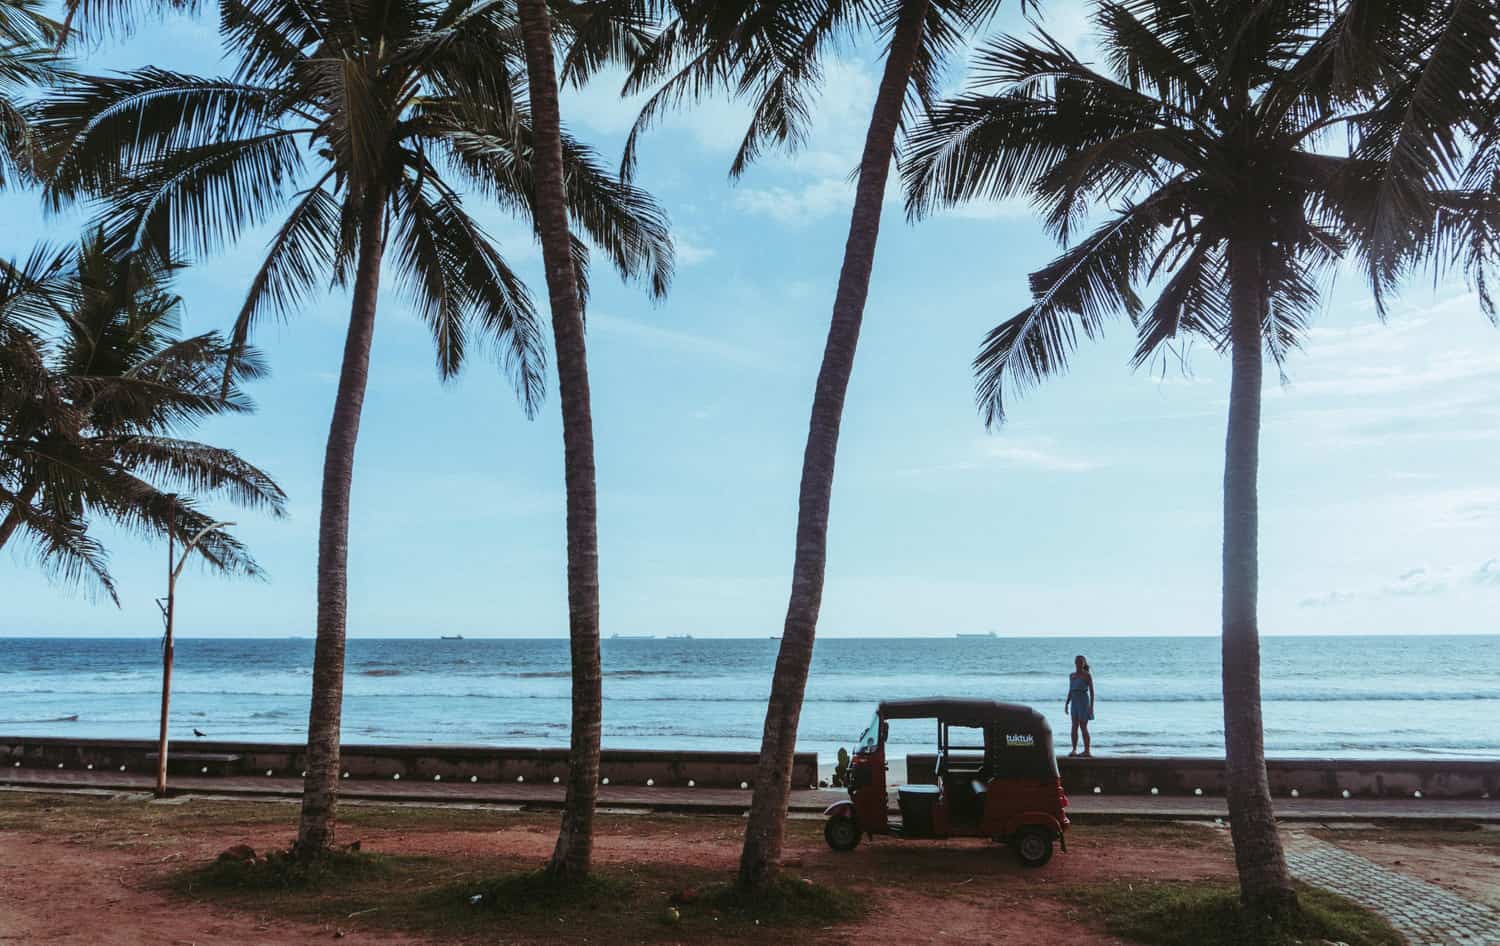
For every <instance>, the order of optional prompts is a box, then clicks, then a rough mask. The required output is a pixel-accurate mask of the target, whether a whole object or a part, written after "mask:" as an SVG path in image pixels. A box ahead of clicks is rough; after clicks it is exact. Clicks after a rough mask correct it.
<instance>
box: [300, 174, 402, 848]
mask: <svg viewBox="0 0 1500 946" xmlns="http://www.w3.org/2000/svg"><path fill="white" fill-rule="evenodd" d="M364 199H365V206H364V208H363V209H362V211H361V213H362V218H361V220H360V236H359V262H358V264H357V269H356V270H355V275H354V301H353V303H352V305H351V306H350V309H349V333H348V335H347V336H346V337H345V339H344V362H343V365H342V366H341V367H340V369H339V387H338V394H337V396H336V397H335V400H334V402H333V419H332V421H330V423H329V425H328V446H327V448H326V450H325V452H324V454H323V506H322V510H321V513H320V516H319V520H318V638H317V643H316V645H315V648H314V651H313V677H312V706H311V707H310V709H309V711H308V717H307V776H306V778H305V779H304V780H303V785H302V818H301V822H300V824H299V825H298V828H297V845H296V851H297V853H298V855H299V856H301V857H308V858H311V857H317V856H318V855H320V854H322V853H324V852H326V851H327V850H328V849H329V847H331V846H332V845H333V832H334V819H335V816H336V814H337V808H338V794H339V727H340V723H341V721H342V718H343V708H344V640H345V618H346V616H347V613H348V604H349V488H350V484H351V482H352V481H353V478H354V446H355V442H356V440H358V438H359V416H360V412H361V410H362V409H363V408H364V403H365V387H366V384H367V382H368V381H369V377H370V345H371V343H372V341H373V340H374V337H375V304H376V301H377V299H378V298H379V294H380V260H381V256H382V255H383V253H384V250H385V227H384V217H385V194H384V191H383V190H382V189H381V188H379V187H374V188H371V189H370V190H369V191H367V192H366V194H365V198H364Z"/></svg>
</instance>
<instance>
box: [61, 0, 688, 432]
mask: <svg viewBox="0 0 1500 946" xmlns="http://www.w3.org/2000/svg"><path fill="white" fill-rule="evenodd" d="M220 10H221V33H222V35H223V37H224V40H225V43H226V46H227V48H228V49H229V50H230V51H231V52H232V53H233V54H235V55H237V56H238V57H239V63H238V68H237V69H236V70H235V72H234V73H233V74H232V75H230V76H228V77H224V78H203V77H197V76H190V75H184V74H181V73H176V72H171V71H167V70H163V69H156V68H145V69H140V70H136V71H134V72H130V73H125V74H122V75H114V76H99V77H89V78H85V79H82V80H80V81H78V82H76V83H73V84H71V85H69V86H66V87H64V88H63V89H61V90H60V91H59V92H58V94H56V95H54V96H52V97H51V98H50V99H49V100H48V101H46V102H45V103H44V104H43V106H42V108H41V109H40V110H39V119H38V127H39V128H40V129H41V131H42V132H43V134H44V136H45V139H46V141H47V144H48V147H49V155H48V160H49V175H48V179H47V188H46V195H47V198H48V199H49V201H50V202H51V203H52V204H53V205H54V206H60V205H62V204H64V203H66V202H68V201H71V200H74V199H76V198H79V197H83V196H102V197H103V198H104V199H105V204H104V207H105V209H104V211H103V213H102V214H101V218H100V222H101V223H102V225H103V226H104V228H105V231H106V233H107V235H108V237H109V240H110V245H111V247H112V248H115V249H117V250H122V251H123V250H137V251H139V250H151V249H158V250H170V251H172V252H175V253H188V254H193V255H200V254H204V253H210V252H213V251H216V250H218V249H220V248H222V247H223V246H225V245H227V244H229V243H232V242H233V241H234V240H236V239H237V238H238V237H240V236H241V235H242V234H243V233H244V232H245V231H246V230H248V229H250V228H252V227H254V226H256V225H258V224H261V223H264V222H266V221H267V220H270V219H272V218H273V217H274V216H276V215H278V214H279V213H284V216H283V217H282V222H281V223H280V226H279V228H278V230H277V232H276V233H275V235H274V236H273V237H272V239H271V242H270V245H269V246H268V248H267V252H266V256H265V261H264V263H263V264H262V266H261V267H260V269H259V271H258V272H257V273H256V275H255V277H254V280H253V282H252V284H251V286H250V290H249V292H248V294H247V298H246V299H245V302H244V305H243V306H242V308H241V311H240V313H239V316H238V318H237V320H236V323H235V328H234V341H235V343H236V344H237V345H238V344H242V343H243V342H244V341H245V339H246V338H247V337H248V335H249V333H250V331H251V329H252V328H253V326H254V325H255V324H256V323H257V322H258V321H259V320H260V319H261V318H262V317H263V316H264V315H266V314H267V313H268V312H275V313H277V314H280V315H289V314H291V313H293V312H295V311H297V310H298V308H299V307H300V306H301V305H302V304H303V303H305V302H306V301H307V300H308V298H309V296H310V294H311V293H312V292H313V291H314V290H317V289H320V288H322V287H325V286H326V285H327V284H328V282H329V280H330V278H331V279H332V280H333V281H334V282H336V283H338V284H344V283H347V282H349V281H351V280H352V278H353V276H354V269H355V265H356V261H357V259H358V255H359V249H360V239H361V235H360V232H359V221H360V219H361V213H362V212H367V205H369V204H376V205H379V206H380V207H381V208H382V213H383V214H384V215H385V217H386V218H387V224H388V232H386V233H385V234H384V238H385V239H387V240H389V242H390V244H391V248H392V249H394V251H395V252H394V254H393V256H394V259H393V260H392V262H394V263H395V264H396V274H397V276H398V278H399V280H400V281H401V283H402V285H403V288H404V289H405V290H406V295H407V297H408V298H409V299H410V300H411V301H412V302H413V303H414V305H415V307H416V309H417V310H418V312H419V314H420V315H421V316H422V317H423V318H424V320H425V321H426V322H427V324H428V325H429V327H430V328H431V330H432V333H433V339H434V343H435V347H436V352H437V361H438V367H439V370H440V372H441V373H442V375H443V376H444V377H450V376H452V375H453V374H455V373H456V372H457V371H458V370H459V369H460V367H461V366H462V364H463V361H464V359H465V356H466V354H467V351H468V349H469V347H470V344H469V343H470V339H471V337H472V336H473V335H475V334H476V333H477V334H480V335H483V336H484V337H487V338H489V339H492V340H493V341H495V342H497V343H498V345H499V353H500V355H501V357H502V359H503V360H504V362H505V365H506V368H507V370H508V371H509V372H510V374H511V375H512V377H513V380H514V382H515V385H516V388H517V391H518V393H519V395H520V397H521V398H522V400H523V402H524V403H525V405H526V406H527V408H528V410H530V409H534V407H535V406H536V404H537V403H538V402H539V399H540V397H541V394H542V391H543V371H542V369H543V367H544V356H543V350H542V338H541V335H540V334H539V332H538V326H537V323H536V317H535V311H534V308H533V306H532V302H531V298H530V295H529V293H528V292H527V289H526V287H525V286H524V285H523V284H522V282H521V281H520V279H519V278H518V277H517V276H516V274H515V273H514V271H513V270H512V269H511V268H510V266H509V265H508V264H507V263H506V261H505V260H504V259H503V257H502V256H501V255H500V253H499V251H498V249H497V247H496V246H495V244H494V241H493V240H492V239H491V237H490V236H489V235H488V234H487V233H486V231H485V230H484V228H483V227H482V226H481V225H480V224H479V223H478V222H477V221H476V220H475V219H474V218H473V216H472V215H471V214H470V213H469V212H468V210H467V208H466V206H465V200H464V195H463V194H462V193H461V190H462V191H467V192H471V193H474V194H477V195H481V196H483V197H486V198H489V199H492V200H494V201H496V202H498V203H499V204H501V205H502V206H503V207H504V208H505V209H507V210H509V211H512V212H515V213H517V214H519V215H521V216H522V217H523V218H525V219H526V220H527V221H528V222H529V221H530V212H531V191H532V181H531V177H530V166H529V164H528V163H527V162H526V161H525V160H524V158H525V156H526V154H527V152H528V149H529V147H530V126H529V118H528V115H527V111H526V106H525V101H524V84H523V83H524V77H523V76H522V74H521V73H519V71H518V69H519V62H520V60H519V58H518V57H519V46H518V43H519V38H518V36H517V35H516V31H515V26H514V22H513V20H514V17H513V13H512V11H511V7H510V5H509V4H507V3H504V2H484V0H481V2H473V0H455V2H425V0H375V2H357V3H354V4H344V5H338V6H337V7H307V6H305V5H303V4H299V3H295V2H287V0H248V2H241V0H226V2H223V3H221V4H220ZM518 87H519V88H518ZM565 146H566V147H565V151H566V159H567V161H568V171H569V179H570V185H571V186H570V193H569V197H570V198H571V200H572V203H571V207H570V209H571V210H572V212H573V215H574V219H575V221H576V222H577V224H578V225H579V227H580V229H581V230H582V231H583V233H585V234H586V235H587V236H588V237H589V238H590V239H591V240H592V241H593V242H594V243H595V245H597V246H598V247H600V248H601V249H602V250H603V251H604V252H605V253H606V255H607V256H608V257H609V259H610V260H611V262H613V263H614V264H615V265H616V266H617V267H618V268H619V269H620V271H621V272H622V273H624V274H625V275H628V276H632V277H634V276H642V277H644V278H646V279H647V280H648V281H649V283H650V286H651V288H652V290H653V292H656V293H660V292H662V291H664V289H665V286H666V284H667V282H668V281H669V279H670V275H671V252H670V239H669V237H668V234H667V228H666V223H665V219H664V217H663V215H662V213H661V212H660V210H659V209H658V208H657V207H656V205H655V204H654V203H653V202H652V201H651V200H650V198H649V197H648V196H647V195H646V194H645V193H644V192H642V191H640V190H638V189H635V188H632V187H630V186H628V185H624V184H621V183H619V182H618V181H616V180H614V179H613V176H612V175H611V174H610V173H608V172H607V171H606V170H605V169H604V168H603V166H602V165H601V164H600V163H599V162H598V161H597V160H596V159H595V158H594V156H593V155H592V153H591V152H590V151H589V150H588V149H587V148H585V147H584V146H582V145H580V144H578V143H577V142H576V141H574V140H573V139H571V138H568V139H566V142H565ZM575 253H576V254H577V255H578V257H579V259H580V261H583V260H586V259H587V256H588V251H587V248H586V247H585V245H584V244H583V243H581V242H580V243H578V244H577V245H576V246H575Z"/></svg>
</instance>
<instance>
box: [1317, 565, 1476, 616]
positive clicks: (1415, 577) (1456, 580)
mask: <svg viewBox="0 0 1500 946" xmlns="http://www.w3.org/2000/svg"><path fill="white" fill-rule="evenodd" d="M1476 585H1477V586H1479V587H1488V588H1500V559H1494V558H1492V559H1490V560H1488V561H1486V562H1484V563H1482V564H1481V565H1479V567H1478V568H1473V569H1466V568H1462V567H1458V566H1446V567H1443V568H1428V567H1426V566H1422V567H1417V568H1411V569H1408V570H1406V571H1404V572H1402V573H1401V574H1400V575H1397V576H1396V577H1395V578H1394V579H1392V580H1390V581H1387V582H1384V583H1382V584H1379V585H1372V586H1369V587H1365V588H1357V589H1352V590H1337V591H1327V592H1323V593H1322V594H1317V595H1311V596H1309V597H1306V598H1303V599H1302V600H1301V601H1299V602H1298V604H1299V606H1301V607H1304V608H1326V607H1332V606H1334V605H1339V604H1346V603H1348V602H1351V601H1368V600H1378V599H1381V598H1426V597H1432V596H1434V595H1441V594H1446V593H1447V592H1449V591H1452V590H1455V589H1457V588H1461V587H1465V586H1476Z"/></svg>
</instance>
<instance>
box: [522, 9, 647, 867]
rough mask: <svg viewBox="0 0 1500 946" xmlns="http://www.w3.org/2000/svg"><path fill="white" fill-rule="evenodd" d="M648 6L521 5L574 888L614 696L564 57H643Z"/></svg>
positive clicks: (585, 60) (580, 73)
mask: <svg viewBox="0 0 1500 946" xmlns="http://www.w3.org/2000/svg"><path fill="white" fill-rule="evenodd" d="M646 6H647V5H646V4H642V3H638V2H636V0H623V2H604V3H596V4H579V5H573V4H558V5H557V10H556V11H554V10H552V9H551V8H550V7H549V4H548V2H547V0H516V14H517V17H518V19H519V23H520V28H521V36H522V40H523V45H524V49H525V60H526V77H527V85H528V89H529V98H530V102H531V112H532V124H533V134H534V141H535V144H534V146H533V147H532V149H531V162H532V163H531V168H532V174H533V176H534V178H535V180H536V199H535V207H536V225H537V234H538V236H539V238H540V240H541V244H542V259H543V263H544V265H545V267H546V274H547V295H548V302H549V305H550V308H551V311H552V337H553V345H554V347H555V349H556V351H557V376H558V400H559V401H561V403H562V416H563V458H564V475H565V482H566V495H567V543H568V642H569V644H568V646H569V655H570V662H571V668H572V726H571V729H570V735H569V748H568V784H567V788H566V791H565V793H564V801H563V814H562V824H561V827H560V828H559V830H558V835H557V844H556V846H555V847H554V849H553V852H552V858H551V859H550V860H549V861H548V864H547V872H548V874H549V875H550V876H551V877H552V878H553V879H554V880H556V881H558V882H562V883H566V882H574V881H577V880H580V879H582V878H584V877H586V876H587V875H588V872H589V867H590V862H591V859H592V855H593V845H594V806H595V802H596V800H597V799H598V795H599V742H600V729H601V724H602V718H603V691H602V688H601V673H600V666H599V532H598V495H597V489H596V482H595V472H594V421H593V410H592V408H591V406H590V402H589V370H588V352H587V348H586V345H585V339H584V324H583V300H584V292H583V290H584V286H583V285H582V283H581V282H580V281H579V279H580V276H581V275H582V274H581V272H580V270H579V268H578V266H577V263H576V261H575V259H574V254H573V252H572V250H571V247H572V245H573V238H572V236H571V234H570V233H569V229H568V206H569V195H568V189H569V187H570V186H571V174H570V171H569V167H568V160H567V150H568V145H567V139H566V138H565V137H564V136H563V135H562V131H561V112H560V108H559V104H558V67H557V64H556V61H555V59H554V55H553V47H554V45H555V44H558V43H559V41H561V42H562V43H563V44H565V49H566V53H565V58H564V61H563V66H562V74H563V75H564V76H565V77H569V78H571V79H572V80H573V81H574V82H576V83H581V82H582V81H584V80H585V79H586V78H587V77H588V76H589V75H591V74H592V73H593V72H595V71H596V70H597V69H598V68H600V67H601V66H603V65H605V64H607V63H610V62H617V61H630V60H632V59H633V58H634V57H635V56H637V55H638V54H639V52H640V49H641V46H642V44H643V43H644V42H645V41H646V39H647V37H648V36H649V29H650V25H651V23H652V17H651V14H650V12H649V11H648V10H647V9H646ZM647 253H648V255H649V256H651V257H652V258H653V263H652V274H651V282H652V291H653V294H654V295H657V296H661V295H663V294H665V292H666V288H667V283H668V282H669V281H670V279H671V275H672V252H671V246H670V244H669V243H668V242H667V241H666V239H665V231H662V235H661V237H660V239H659V241H658V243H657V245H656V246H655V247H654V248H651V249H649V250H647Z"/></svg>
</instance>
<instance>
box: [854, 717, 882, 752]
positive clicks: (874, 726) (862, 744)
mask: <svg viewBox="0 0 1500 946" xmlns="http://www.w3.org/2000/svg"><path fill="white" fill-rule="evenodd" d="M879 745H880V714H879V713H876V714H875V715H874V716H872V717H870V725H868V726H866V727H865V731H864V732H862V733H860V734H859V741H858V742H856V743H855V744H854V754H855V755H863V754H865V753H868V752H874V751H875V749H876V748H877V747H879Z"/></svg>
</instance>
